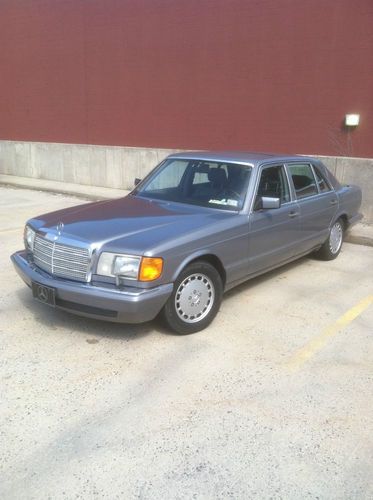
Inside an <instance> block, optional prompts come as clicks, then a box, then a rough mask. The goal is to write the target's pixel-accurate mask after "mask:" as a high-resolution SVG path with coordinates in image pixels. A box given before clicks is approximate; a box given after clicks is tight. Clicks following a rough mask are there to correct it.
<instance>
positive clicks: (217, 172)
mask: <svg viewBox="0 0 373 500" xmlns="http://www.w3.org/2000/svg"><path fill="white" fill-rule="evenodd" d="M208 178H209V181H210V182H213V183H220V184H225V183H226V182H227V174H226V173H225V170H223V169H222V168H211V169H210V170H209V175H208Z"/></svg>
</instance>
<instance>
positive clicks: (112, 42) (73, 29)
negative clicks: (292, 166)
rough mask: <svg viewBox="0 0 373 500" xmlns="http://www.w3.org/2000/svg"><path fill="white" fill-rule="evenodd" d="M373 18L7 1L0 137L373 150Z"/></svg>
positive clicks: (276, 1) (0, 20)
mask: <svg viewBox="0 0 373 500" xmlns="http://www.w3.org/2000/svg"><path fill="white" fill-rule="evenodd" d="M372 27H373V1H372V0H355V1H352V0H338V1H336V0H301V1H300V0H245V1H244V0H32V1H30V0H16V1H15V0H2V1H1V2H0V71H1V72H0V139H14V140H30V141H47V142H72V143H89V144H108V145H111V144H113V145H124V146H149V147H167V148H168V147H169V148H187V149H195V148H203V149H210V148H211V149H248V150H257V151H258V150H265V151H279V152H294V153H308V154H311V153H318V154H330V155H348V154H350V155H354V156H369V157H373V28H372ZM349 112H357V113H360V115H361V125H360V126H359V127H358V128H357V129H356V130H354V131H352V132H351V133H350V134H349V135H348V134H347V133H346V131H344V130H343V129H342V121H343V118H344V115H345V114H346V113H349Z"/></svg>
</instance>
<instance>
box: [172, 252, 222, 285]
mask: <svg viewBox="0 0 373 500" xmlns="http://www.w3.org/2000/svg"><path fill="white" fill-rule="evenodd" d="M203 261H204V262H208V263H209V264H211V265H212V266H213V267H215V269H216V270H217V271H218V273H219V275H220V277H221V279H222V282H223V289H224V288H225V283H226V280H227V273H226V270H225V268H224V265H223V263H222V261H221V260H220V259H219V257H218V256H217V255H216V254H214V253H212V252H209V251H203V252H199V253H195V254H193V255H189V256H188V258H187V259H184V260H183V262H182V263H181V264H180V265H179V266H178V267H177V269H176V271H175V273H174V276H173V281H175V280H176V278H177V277H178V276H179V274H180V273H181V272H182V271H183V270H184V269H185V268H186V267H187V266H189V265H190V264H192V263H194V262H203Z"/></svg>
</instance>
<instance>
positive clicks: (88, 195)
mask: <svg viewBox="0 0 373 500" xmlns="http://www.w3.org/2000/svg"><path fill="white" fill-rule="evenodd" d="M0 185H2V186H8V187H12V188H19V189H33V190H37V191H47V192H50V193H56V194H64V195H68V196H75V197H77V198H83V199H86V200H93V201H98V200H109V199H114V198H120V197H122V196H125V195H126V194H128V193H129V191H127V190H124V189H112V188H106V187H99V186H85V185H82V184H69V183H64V182H57V181H50V180H44V179H33V178H28V177H17V176H14V175H6V174H0ZM345 241H346V242H347V243H354V244H356V245H365V246H370V247H373V225H370V224H364V223H360V224H356V225H355V226H353V227H351V228H350V229H349V230H348V231H347V233H346V236H345Z"/></svg>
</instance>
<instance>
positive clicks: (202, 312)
mask: <svg viewBox="0 0 373 500" xmlns="http://www.w3.org/2000/svg"><path fill="white" fill-rule="evenodd" d="M222 296H223V283H222V279H221V277H220V274H219V273H218V271H217V270H216V269H215V267H214V266H212V265H211V264H209V263H208V262H203V261H198V262H194V263H192V264H190V265H189V266H187V267H186V268H185V269H184V270H183V271H182V272H181V273H180V275H179V277H178V278H177V280H176V282H175V285H174V290H173V292H172V294H171V296H170V297H169V299H168V301H167V302H166V304H165V306H164V308H163V310H162V313H161V315H162V317H163V320H164V321H165V323H166V325H167V326H168V327H169V328H171V329H172V330H173V331H174V332H176V333H178V334H180V335H187V334H189V333H195V332H198V331H200V330H203V329H204V328H206V327H207V326H208V325H209V324H210V323H211V321H212V320H213V319H214V317H215V316H216V314H217V312H218V310H219V307H220V303H221V300H222Z"/></svg>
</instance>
